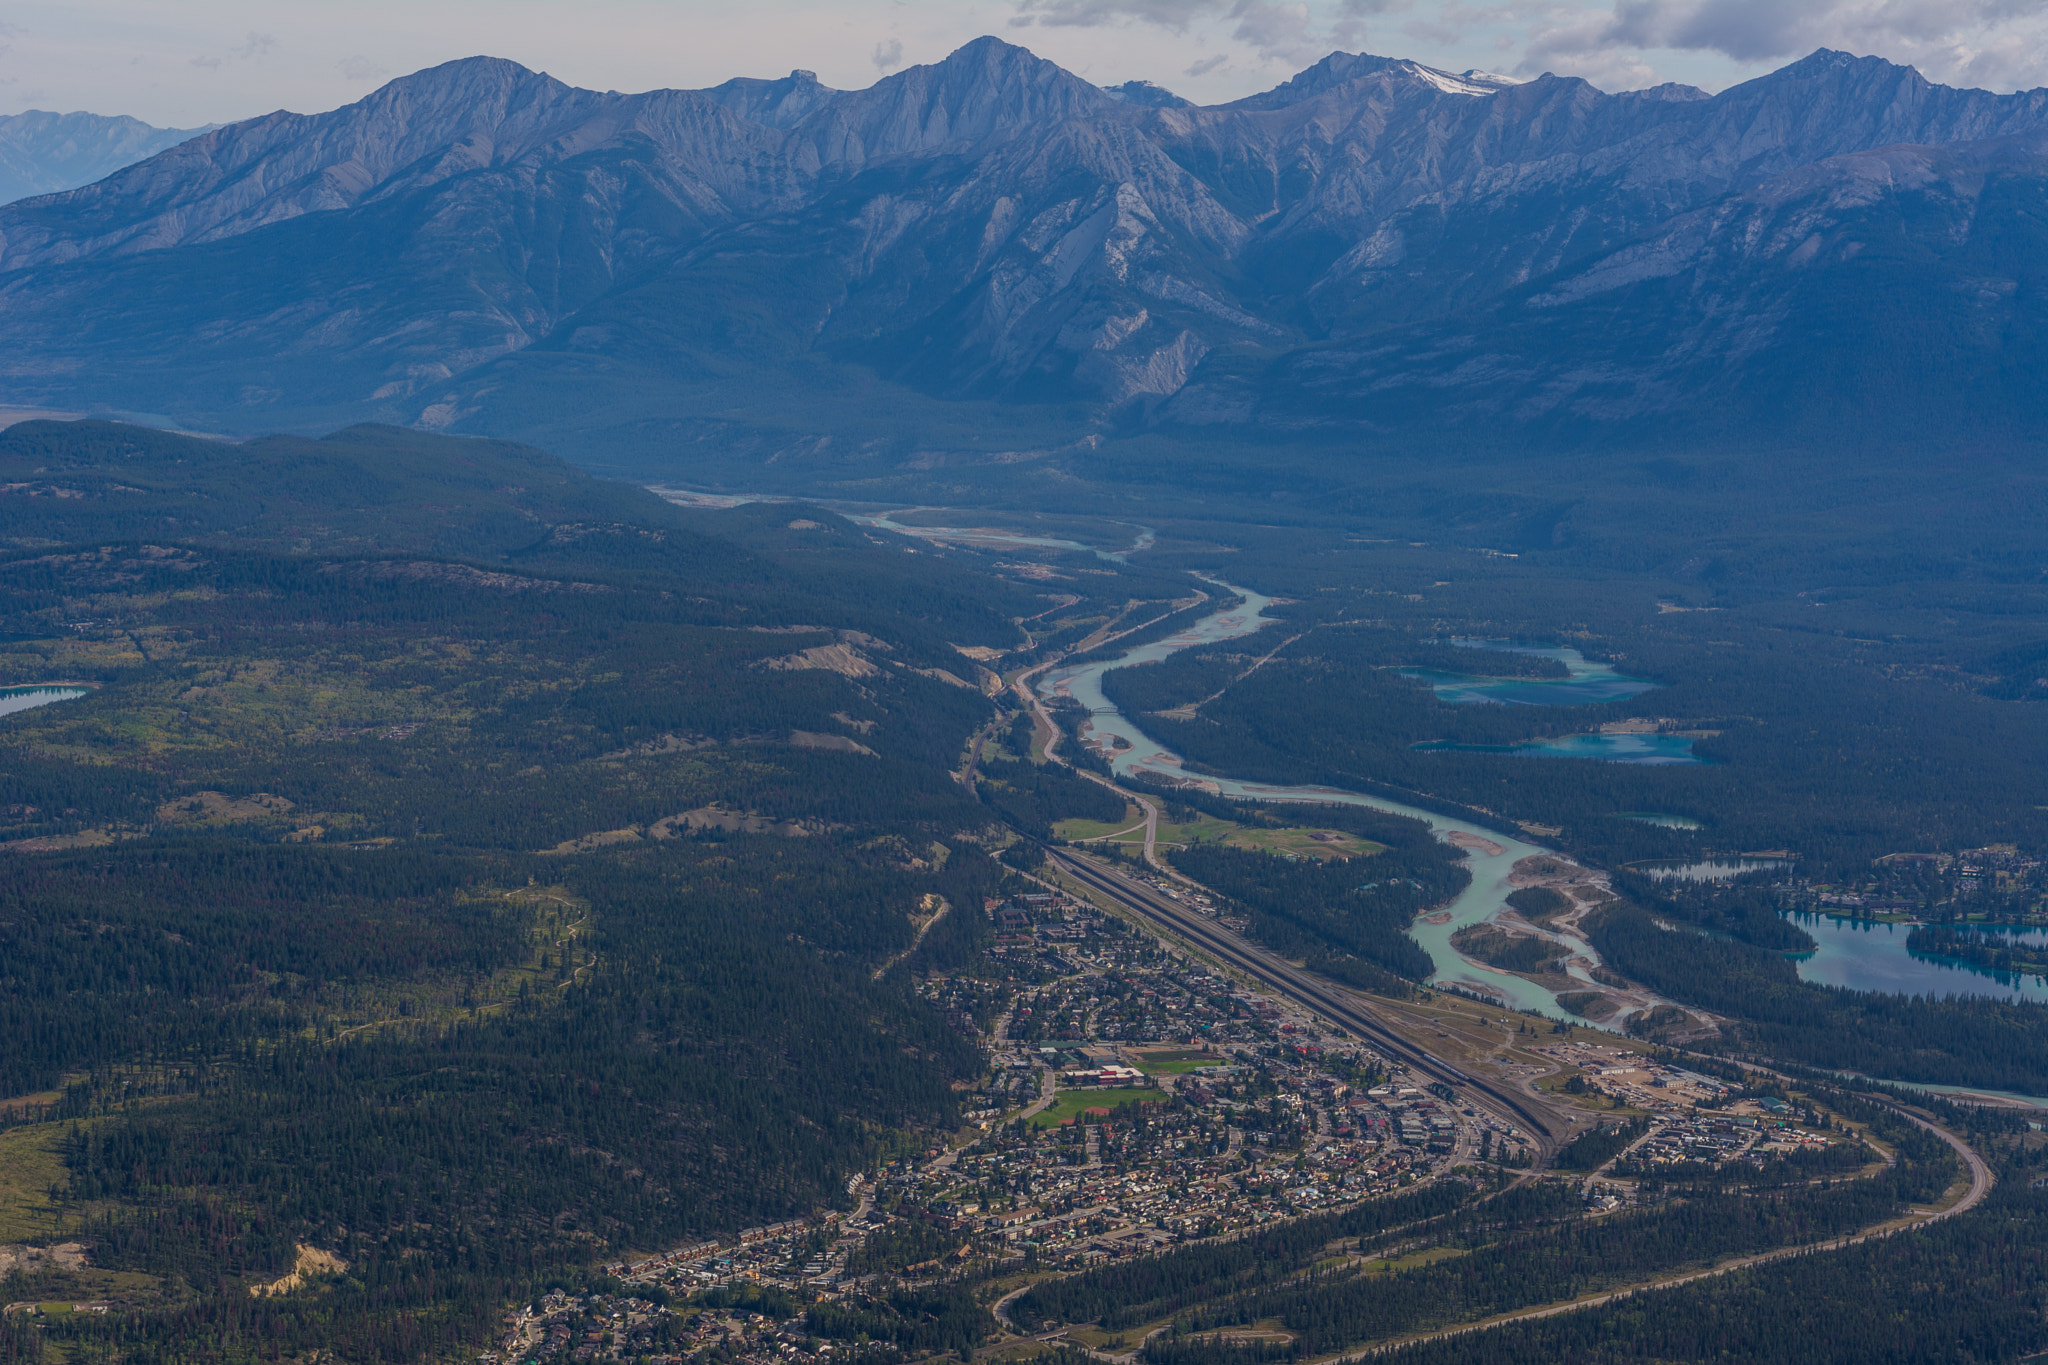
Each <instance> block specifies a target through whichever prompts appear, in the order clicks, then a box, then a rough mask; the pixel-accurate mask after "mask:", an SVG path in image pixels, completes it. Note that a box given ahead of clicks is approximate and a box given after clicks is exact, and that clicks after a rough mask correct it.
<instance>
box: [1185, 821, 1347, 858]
mask: <svg viewBox="0 0 2048 1365" xmlns="http://www.w3.org/2000/svg"><path fill="white" fill-rule="evenodd" d="M1223 842H1224V843H1226V844H1228V845H1230V846H1231V847H1233V848H1256V849H1264V850H1266V851H1268V852H1272V853H1291V854H1293V855H1294V856H1295V857H1297V858H1369V857H1371V856H1372V855H1373V854H1375V853H1384V852H1386V851H1387V846H1386V845H1385V844H1376V843H1374V842H1373V841H1372V840H1370V839H1361V838H1359V837H1358V836H1357V835H1355V834H1346V833H1344V832H1343V831H1342V830H1334V829H1309V828H1305V827H1304V828H1289V829H1242V830H1239V831H1238V832H1237V833H1235V834H1233V835H1231V836H1230V837H1229V838H1228V839H1225V840H1224V841H1223Z"/></svg>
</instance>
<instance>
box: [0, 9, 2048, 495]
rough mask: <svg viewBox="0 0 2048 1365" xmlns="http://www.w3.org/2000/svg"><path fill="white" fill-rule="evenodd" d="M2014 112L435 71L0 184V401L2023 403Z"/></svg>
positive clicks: (991, 58)
mask: <svg viewBox="0 0 2048 1365" xmlns="http://www.w3.org/2000/svg"><path fill="white" fill-rule="evenodd" d="M2044 138H2048V91H2040V90H2036V91H2028V92H2023V93H2020V94H2014V95H1997V94H1991V93H1988V92H1984V91H1975V90H1957V89H1950V88H1947V87H1942V86H1937V85H1932V84H1930V83H1929V82H1927V81H1926V80H1924V79H1923V78H1922V77H1921V76H1920V75H1919V74H1918V73H1917V72H1915V71H1913V70H1912V69H1910V68H1907V67H1900V66H1895V65H1892V64H1890V63H1888V62H1884V61H1880V60H1877V59H1874V58H1856V57H1851V56H1849V55H1847V54H1843V53H1837V52H1825V51H1823V52H1818V53H1815V54H1814V55H1813V56H1811V57H1808V58H1806V59H1804V60H1802V61H1800V62H1797V63H1794V64H1793V65H1791V66H1789V67H1787V68H1785V69H1784V70H1781V71H1778V72H1775V73H1773V74H1771V75H1769V76H1765V77H1762V78H1760V79H1758V80H1754V81H1750V82H1747V83H1746V84H1743V85H1740V86H1736V87H1734V88H1733V89H1730V90H1727V91H1724V92H1722V93H1721V94H1719V95H1714V96H1708V95H1706V94H1704V93H1703V92H1701V91H1698V90H1693V89H1690V88H1689V87H1682V86H1665V87H1660V88H1658V89H1655V90H1648V91H1637V92H1630V93H1625V94H1619V95H1611V94H1606V93H1603V92H1601V91H1599V90H1597V89H1595V88H1594V87H1592V86H1591V85H1588V84H1587V83H1586V82H1584V81H1581V80H1575V79H1565V78H1558V77H1551V76H1546V77H1543V78H1541V79H1538V80H1534V81H1529V82H1525V83H1516V82H1513V81H1509V80H1507V79H1506V78H1503V77H1498V76H1491V75H1488V74H1486V73H1484V72H1476V71H1474V72H1464V73H1450V72H1444V71H1437V70H1435V69H1433V68H1429V67H1425V66H1421V65H1419V64H1417V63H1414V62H1408V61H1401V60H1397V59H1391V58H1381V57H1373V56H1367V55H1354V54H1344V53H1337V54H1333V55H1332V56H1331V57H1329V58H1327V59H1325V60H1324V61H1322V62H1319V63H1317V64H1316V65H1315V66H1313V67H1311V68H1309V69H1308V70H1307V71H1304V72H1303V73H1301V74H1300V75H1298V76H1296V77H1294V78H1293V79H1291V80H1289V81H1287V82H1286V83H1284V84H1282V85H1280V86H1278V87H1276V88H1275V89H1274V90H1271V91H1268V92H1266V93H1265V94H1262V95H1258V96H1254V97H1252V98H1250V99H1246V100H1240V101H1238V102H1236V103H1235V104H1232V105H1227V106H1221V107H1215V108H1197V107H1195V106H1193V105H1190V104H1188V103H1187V102H1186V101H1184V100H1180V99H1178V98H1177V97H1174V96H1171V95H1169V94H1168V93H1167V92H1165V91H1163V90H1158V89H1157V88H1156V87H1149V86H1142V85H1141V86H1139V87H1136V88H1134V87H1133V86H1130V85H1127V86H1124V87H1119V88H1118V90H1116V91H1104V90H1102V89H1099V88H1098V87H1096V86H1094V85H1091V84H1089V83H1088V82H1086V81H1083V80H1081V79H1079V78H1078V77H1075V76H1073V75H1071V74H1070V73H1068V72H1066V71H1064V70H1062V69H1061V68H1059V67H1058V66H1056V65H1054V64H1052V63H1050V62H1046V61H1043V60H1040V59H1039V58H1037V57H1035V56H1033V55H1032V54H1031V53H1029V52H1027V51H1025V50H1023V49H1021V48H1018V47H1014V46H1011V45H1009V44H1006V43H1003V42H1000V41H997V40H995V39H993V38H988V39H981V40H978V41H976V42H974V43H971V44H969V45H968V46H966V47H964V48H962V49H961V50H960V51H958V52H956V53H954V54H953V55H952V56H950V57H948V58H946V59H945V60H944V61H942V62H939V63H936V64H933V65H930V66H920V67H912V68H909V69H906V70H903V71H900V72H897V73H896V74H894V75H892V76H889V77H888V78H886V79H884V80H882V81H880V82H878V83H877V84H876V85H874V86H873V87H871V88H869V89H866V90H858V91H841V90H833V89H830V88H828V87H826V86H824V85H822V84H820V83H819V82H818V80H817V78H816V77H815V76H814V75H812V74H811V73H809V72H804V71H798V72H793V73H791V75H789V76H788V77H785V78H782V79H778V80H753V79H743V80H733V81H729V82H727V83H726V84H724V85H721V86H717V87H715V88H713V89H709V90H701V91H678V90H660V91H651V92H648V93H645V94H637V95H621V94H615V93H599V92H595V91H588V90H579V89H575V88H573V87H570V86H567V85H564V84H562V83H561V82H559V81H556V80H554V79H552V78H551V77H548V76H546V75H542V74H538V73H535V72H532V71H528V70H526V69H525V68H523V67H520V66H518V65H516V64H514V63H511V62H507V61H502V60H497V59H492V58H473V59H469V60H466V61H460V62H453V63H449V64H448V65H445V66H441V67H436V68H434V69H432V70H428V71H422V72H419V73H417V74H415V75H412V76H407V77H405V78H403V79H400V80H397V81H394V82H392V83H391V84H390V85H388V86H386V87H384V88H383V89H381V90H379V91H377V92H376V93H374V94H372V95H370V96H369V97H367V98H366V99H364V100H362V101H360V102H358V103H356V104H352V105H349V106H347V107H346V108H342V109H338V110H335V111H333V112H331V113H326V114H318V115H297V114H284V113H279V114H272V115H267V116H265V117H263V118H258V119H251V120H247V121H245V122H242V123H237V124H232V125H229V126H227V127H224V128H220V129H217V130H214V131H212V132H207V133H204V134H202V135H201V136H198V137H194V138H191V139H190V140H187V141H184V142H181V143H180V144H179V145H177V146H175V147H171V148H169V149H168V150H165V151H162V152H160V153H158V154H157V155H155V156H153V157H150V158H149V159H147V160H144V161H142V162H140V163H139V164H136V165H133V166H129V167H127V168H125V169H122V170H119V171H116V172H115V173H113V174H111V175H109V176H107V177H106V178H105V179H103V180H100V181H99V182H97V183H95V184H92V185H89V186H86V187H83V188H80V189H75V190H71V191H69V192H67V193H63V194H59V195H55V196H51V197H45V198H41V199H36V200H33V201H29V202H26V203H19V204H14V205H11V206H8V207H6V208H4V209H0V301H4V305H0V399H4V401H6V402H8V403H12V404H39V405H47V406H52V407H64V408H74V409H77V408H83V409H94V408H98V409H102V410H106V409H117V410H127V411H141V412H152V413H161V414H168V415H172V416H175V417H177V418H179V419H180V420H182V421H184V422H186V423H188V424H189V425H192V426H194V427H199V428H203V429H208V430H221V431H244V430H258V429H273V428H276V427H278V426H281V425H297V426H301V427H312V426H321V425H331V424H338V423H339V422H341V421H343V420H352V419H362V418H375V419H379V420H394V421H402V422H414V423H418V424H421V425H424V426H427V427H430V428H435V429H449V430H456V431H477V432H490V433H494V434H504V435H517V436H521V437H524V438H528V439H536V440H543V441H549V442H552V443H554V444H555V445H556V446H557V447H558V448H562V449H570V450H578V451H583V452H586V453H588V454H590V455H591V457H592V458H609V457H610V456H611V455H613V454H616V455H618V457H619V458H622V459H623V458H627V456H629V455H633V454H634V453H635V452H637V453H638V454H639V455H649V454H650V453H651V452H672V451H675V450H677V449H693V450H694V449H710V448H717V449H729V450H732V451H736V452H749V451H751V452H753V453H754V454H755V455H757V456H759V457H761V458H766V457H767V456H768V455H770V454H781V455H784V456H787V457H788V458H790V459H826V460H832V461H840V462H845V461H855V462H860V461H870V462H875V461H879V462H881V465H880V466H878V467H882V466H887V467H894V465H892V464H891V462H897V463H901V462H904V461H911V462H915V461H923V462H925V463H924V464H922V465H919V466H918V467H933V466H934V465H935V464H944V463H945V462H947V461H949V460H984V459H995V460H1012V459H1025V458H1036V457H1035V456H1032V455H1031V454H1030V452H1032V451H1038V452H1041V453H1043V452H1046V451H1059V450H1085V449H1086V448H1088V447H1087V443H1088V442H1089V441H1090V440H1093V439H1095V438H1096V436H1098V435H1100V434H1101V433H1104V432H1126V433H1128V432H1132V431H1141V430H1145V429H1148V428H1150V429H1163V430H1178V431H1181V432H1184V433H1201V434H1203V435H1205V436H1215V437H1228V438H1232V439H1235V437H1236V436H1239V435H1251V436H1257V437H1259V438H1260V439H1267V438H1270V437H1271V436H1273V435H1274V434H1276V433H1278V434H1282V435H1286V434H1293V435H1299V436H1307V437H1315V436H1318V435H1319V434H1321V435H1339V436H1345V437H1346V439H1350V438H1351V437H1366V438H1372V439H1382V438H1384V439H1409V438H1411V437H1413V438H1417V439H1419V437H1417V436H1416V434H1417V433H1421V434H1423V435H1425V436H1428V438H1429V439H1436V436H1435V435H1434V434H1435V433H1441V432H1445V431H1453V430H1455V431H1458V432H1462V433H1463V436H1461V437H1460V439H1461V440H1499V439H1504V437H1503V433H1508V434H1511V435H1512V438H1513V439H1515V440H1533V441H1537V442H1553V443H1554V442H1560V441H1561V442H1566V443H1574V442H1583V441H1584V440H1586V439H1588V438H1589V437H1600V436H1603V435H1606V434H1614V433H1624V434H1625V433H1641V432H1644V431H1652V432H1656V433H1658V434H1659V435H1660V436H1661V437H1665V438H1671V437H1673V434H1674V433H1677V434H1679V435H1682V434H1683V433H1686V432H1698V433H1708V434H1719V435H1732V436H1735V437H1741V436H1743V435H1744V433H1745V432H1751V433H1753V432H1755V431H1758V430H1771V431H1774V432H1783V431H1787V430H1797V429H1802V427H1804V428H1812V429H1815V430H1823V431H1826V432H1828V433H1829V434H1830V435H1831V437H1839V438H1843V439H1848V438H1849V435H1851V434H1854V433H1861V436H1859V437H1856V439H1864V438H1867V439H1870V440H1875V441H1880V442H1882V441H1893V442H1897V441H1902V440H1907V439H1913V440H1918V439H1922V437H1921V435H1920V433H1924V432H1925V431H1926V430H1928V429H1929V427H1930V424H1933V425H1935V426H1938V427H1939V428H1940V429H1941V430H1942V431H1944V432H1947V433H1950V434H1953V433H1955V432H1957V431H1959V430H1965V429H1984V430H1992V429H1995V430H1996V431H1997V432H1999V433H2002V434H2004V435H2015V434H2016V435H2019V436H2023V437H2024V436H2027V435H2028V434H2029V433H2032V434H2034V435H2039V434H2042V427H2043V425H2044V424H2048V399H2044V397H2043V394H2042V389H2043V386H2042V385H2040V384H2039V383H2038V382H2037V379H2036V376H2037V375H2038V374H2039V373H2041V372H2042V367H2043V365H2044V363H2048V354H2044V350H2043V348H2044V346H2048V299H2044V294H2043V290H2042V285H2041V274H2040V269H2039V262H2040V261H2042V260H2044V259H2048V255H2044V254H2043V250H2042V248H2043V245H2044V243H2043V241H2042V238H2041V232H2040V229H2039V224H2041V223H2042V222H2044V221H2048V213H2044V212H2043V209H2042V204H2043V203H2044V202H2048V162H2044V154H2043V150H2042V148H2043V141H2042V140H2043V139H2044ZM1403 433H1408V436H1407V437H1404V436H1403V435H1402V434H1403ZM1909 433H1911V434H1910V435H1909ZM949 452H950V453H949ZM1020 452H1021V453H1020Z"/></svg>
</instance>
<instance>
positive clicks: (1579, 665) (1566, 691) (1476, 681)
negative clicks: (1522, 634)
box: [1401, 639, 1657, 706]
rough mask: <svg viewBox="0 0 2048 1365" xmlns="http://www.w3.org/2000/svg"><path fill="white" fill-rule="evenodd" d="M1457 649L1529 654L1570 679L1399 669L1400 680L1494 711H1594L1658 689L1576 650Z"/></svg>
mask: <svg viewBox="0 0 2048 1365" xmlns="http://www.w3.org/2000/svg"><path fill="white" fill-rule="evenodd" d="M1451 643H1452V644H1453V645H1455V646H1457V647H1458V648H1459V649H1474V650H1482V649H1483V650H1494V651H1496V652H1499V653H1503V654H1529V655H1534V656H1535V657H1537V658H1539V659H1555V660H1557V662H1559V663H1561V664H1563V665H1564V666H1565V671H1566V672H1567V673H1568V674H1570V676H1569V677H1564V678H1490V677H1483V676H1478V675H1470V674H1464V673H1439V672H1437V671H1435V670H1434V669H1427V668H1404V669H1402V670H1401V676H1402V677H1404V678H1414V679H1416V680H1417V681H1419V682H1426V683H1428V684H1429V686H1430V690H1431V691H1433V692H1435V693H1436V695H1437V700H1438V701H1442V702H1448V703H1450V704H1451V705H1454V706H1460V705H1467V704H1473V703H1491V704H1492V705H1495V706H1596V705H1598V704H1599V703H1601V702H1607V701H1623V700H1626V699H1627V698H1629V697H1639V696H1641V695H1642V694H1643V693H1645V692H1649V691H1653V690H1655V688H1656V686H1657V684H1655V683H1653V682H1644V681H1643V680H1642V679H1641V678H1631V677H1627V676H1625V675H1623V674H1620V673H1617V672H1615V671H1614V670H1613V669H1612V668H1609V667H1608V666H1607V665H1606V664H1596V663H1592V662H1590V661H1589V660H1588V659H1587V658H1586V657H1585V656H1584V655H1583V654H1580V653H1579V651H1577V650H1576V649H1556V648H1546V647H1539V646H1536V645H1518V644H1513V643H1510V642H1509V641H1506V640H1462V639H1460V640H1452V641H1451Z"/></svg>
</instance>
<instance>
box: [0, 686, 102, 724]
mask: <svg viewBox="0 0 2048 1365" xmlns="http://www.w3.org/2000/svg"><path fill="white" fill-rule="evenodd" d="M91 695H92V689H91V688H90V687H80V686H78V685H77V684H76V683H28V684H26V685H25V686H22V687H0V716H11V715H13V714H14V713H15V712H16V711H30V710H33V709H35V708H36V707H38V706H48V705H49V704H50V703H51V702H56V701H75V700H77V699H78V698H80V697H87V696H91Z"/></svg>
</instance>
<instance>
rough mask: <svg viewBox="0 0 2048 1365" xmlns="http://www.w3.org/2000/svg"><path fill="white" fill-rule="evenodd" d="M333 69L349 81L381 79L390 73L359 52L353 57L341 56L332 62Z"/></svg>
mask: <svg viewBox="0 0 2048 1365" xmlns="http://www.w3.org/2000/svg"><path fill="white" fill-rule="evenodd" d="M334 69H335V70H336V71H339V72H340V73H341V76H342V79H343V80H349V81H374V80H381V79H383V78H384V77H385V76H388V75H390V74H391V73H390V72H389V71H387V70H385V69H384V68H383V67H381V66H379V65H377V63H375V62H373V61H371V60H370V59H369V58H368V57H365V56H363V55H362V54H361V53H357V54H356V55H355V56H353V57H343V58H342V59H341V60H340V61H338V62H336V63H335V64H334Z"/></svg>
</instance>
